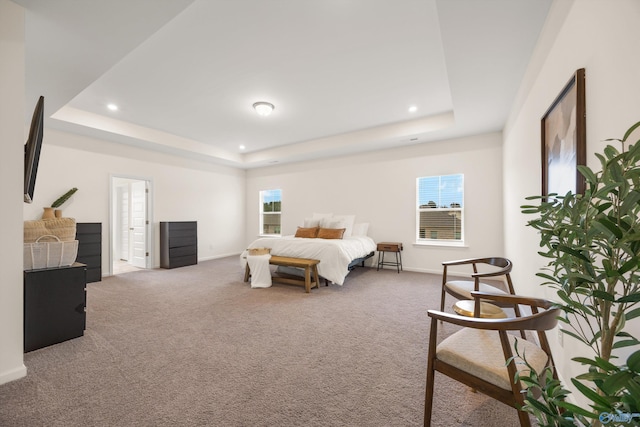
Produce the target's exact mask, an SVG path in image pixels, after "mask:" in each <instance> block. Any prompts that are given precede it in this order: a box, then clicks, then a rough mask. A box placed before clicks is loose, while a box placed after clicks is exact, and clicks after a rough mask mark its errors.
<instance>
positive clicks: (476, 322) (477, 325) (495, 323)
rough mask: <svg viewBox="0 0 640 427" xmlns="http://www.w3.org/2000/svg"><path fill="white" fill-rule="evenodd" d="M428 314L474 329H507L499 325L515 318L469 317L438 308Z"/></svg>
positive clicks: (436, 318)
mask: <svg viewBox="0 0 640 427" xmlns="http://www.w3.org/2000/svg"><path fill="white" fill-rule="evenodd" d="M427 314H428V315H429V317H431V318H432V319H434V320H441V321H443V322H447V323H452V324H454V325H458V326H463V327H465V328H474V329H494V330H500V329H507V328H504V327H500V326H499V325H500V324H502V325H504V324H506V323H511V322H512V321H513V320H514V319H515V318H513V317H512V318H506V319H486V318H480V317H467V316H459V315H457V314H450V313H445V312H443V311H438V310H428V311H427Z"/></svg>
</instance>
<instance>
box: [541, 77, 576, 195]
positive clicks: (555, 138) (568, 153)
mask: <svg viewBox="0 0 640 427" xmlns="http://www.w3.org/2000/svg"><path fill="white" fill-rule="evenodd" d="M584 92H585V73H584V68H580V69H579V70H577V71H576V72H575V73H574V75H573V76H572V77H571V79H570V80H569V82H568V83H567V84H566V85H565V87H564V88H563V89H562V91H561V92H560V95H558V97H557V98H556V99H555V100H554V101H553V103H552V104H551V106H550V107H549V109H548V110H547V111H546V112H545V113H544V116H542V121H541V135H542V195H543V196H547V195H549V194H558V195H559V196H564V195H565V194H566V193H567V192H569V191H571V192H572V193H574V194H584V189H585V180H584V177H583V176H582V175H581V174H580V172H578V168H577V167H578V165H585V164H586V140H587V126H586V115H585V114H586V111H585V93H584Z"/></svg>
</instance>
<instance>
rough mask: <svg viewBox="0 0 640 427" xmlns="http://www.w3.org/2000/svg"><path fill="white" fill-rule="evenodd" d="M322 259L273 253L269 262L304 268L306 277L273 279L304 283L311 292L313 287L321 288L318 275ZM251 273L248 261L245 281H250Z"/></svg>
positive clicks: (281, 281) (282, 281)
mask: <svg viewBox="0 0 640 427" xmlns="http://www.w3.org/2000/svg"><path fill="white" fill-rule="evenodd" d="M319 263H320V260H318V259H308V258H290V257H286V256H275V255H271V258H270V259H269V264H271V265H281V266H283V267H295V268H304V279H293V278H288V277H273V278H272V280H274V281H276V282H280V283H286V284H289V285H303V286H304V289H305V291H306V292H307V293H310V292H311V288H316V287H317V288H320V277H319V276H318V264H319ZM312 273H313V278H314V279H315V280H314V281H311V274H312ZM250 275H251V271H250V270H249V263H247V268H246V269H245V271H244V281H245V282H248V281H249V276H250Z"/></svg>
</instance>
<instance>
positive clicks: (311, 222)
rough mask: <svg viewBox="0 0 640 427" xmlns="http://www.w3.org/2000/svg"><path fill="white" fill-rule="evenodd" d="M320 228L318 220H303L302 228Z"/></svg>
mask: <svg viewBox="0 0 640 427" xmlns="http://www.w3.org/2000/svg"><path fill="white" fill-rule="evenodd" d="M313 227H320V219H319V218H318V219H316V218H305V219H304V228H313Z"/></svg>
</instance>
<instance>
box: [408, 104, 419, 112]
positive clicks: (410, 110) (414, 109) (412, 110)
mask: <svg viewBox="0 0 640 427" xmlns="http://www.w3.org/2000/svg"><path fill="white" fill-rule="evenodd" d="M416 111H418V107H416V106H415V105H412V106H411V107H409V112H410V113H415V112H416Z"/></svg>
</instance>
